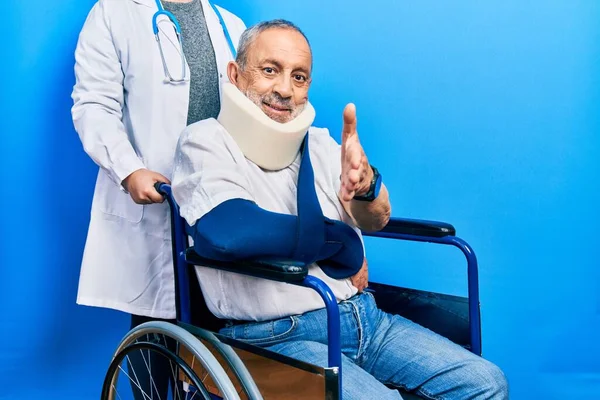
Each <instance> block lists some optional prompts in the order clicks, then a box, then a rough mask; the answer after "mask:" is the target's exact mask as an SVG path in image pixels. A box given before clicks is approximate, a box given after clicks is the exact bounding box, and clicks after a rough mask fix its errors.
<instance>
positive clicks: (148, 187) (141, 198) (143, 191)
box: [123, 169, 171, 204]
mask: <svg viewBox="0 0 600 400" xmlns="http://www.w3.org/2000/svg"><path fill="white" fill-rule="evenodd" d="M156 182H163V183H168V184H170V183H171V181H169V180H168V179H167V178H165V177H164V176H163V175H161V174H159V173H158V172H154V171H150V170H147V169H138V170H137V171H135V172H133V173H132V174H131V175H129V176H128V177H127V178H125V179H124V180H123V187H124V188H125V190H127V191H128V192H129V195H130V196H131V198H132V199H133V201H135V202H136V203H137V204H152V203H162V202H163V201H164V200H165V199H164V198H163V196H162V195H161V194H160V193H158V192H157V191H156V189H154V184H155V183H156Z"/></svg>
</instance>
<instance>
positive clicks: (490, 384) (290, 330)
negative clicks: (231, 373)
mask: <svg viewBox="0 0 600 400" xmlns="http://www.w3.org/2000/svg"><path fill="white" fill-rule="evenodd" d="M339 309H340V323H341V339H342V340H341V342H342V353H343V355H342V370H343V379H342V395H343V398H344V400H350V399H381V400H383V399H401V396H400V394H399V393H398V392H397V391H396V390H395V389H391V388H390V387H395V388H402V389H404V390H407V391H414V392H416V393H417V394H419V395H420V396H422V397H425V398H428V399H435V400H446V399H448V400H449V399H452V400H455V399H473V400H475V399H476V400H483V399H494V400H500V399H508V384H507V382H506V379H505V377H504V374H503V373H502V371H501V370H500V369H499V368H498V367H497V366H495V365H494V364H492V363H490V362H489V361H487V360H485V359H483V358H481V357H479V356H477V355H475V354H473V353H471V352H469V351H468V350H465V349H464V348H462V347H461V346H458V345H456V344H454V343H453V342H451V341H449V340H448V339H446V338H444V337H442V336H440V335H438V334H436V333H434V332H432V331H430V330H428V329H426V328H424V327H422V326H420V325H417V324H415V323H413V322H411V321H410V320H407V319H405V318H403V317H401V316H398V315H391V314H387V313H384V312H383V311H381V310H379V309H378V308H377V305H376V304H375V299H374V298H373V295H372V294H371V293H368V292H364V293H362V294H358V295H356V296H354V297H352V298H350V299H348V300H346V301H343V302H341V303H340V304H339ZM326 326H327V314H326V311H325V309H320V310H316V311H311V312H308V313H305V314H302V315H298V316H291V317H287V318H282V319H278V320H275V321H268V322H258V323H248V324H242V325H233V326H227V327H225V328H223V329H221V331H220V333H221V334H223V335H225V336H229V337H232V338H234V339H238V340H242V341H245V342H247V343H251V344H254V345H257V346H260V347H264V348H267V349H269V350H272V351H274V352H277V353H281V354H284V355H286V356H290V357H292V358H295V359H299V360H302V361H305V362H308V363H311V364H315V365H319V366H322V367H326V366H327V329H325V327H326Z"/></svg>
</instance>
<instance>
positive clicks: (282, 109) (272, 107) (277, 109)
mask: <svg viewBox="0 0 600 400" xmlns="http://www.w3.org/2000/svg"><path fill="white" fill-rule="evenodd" d="M263 104H264V105H265V106H266V107H267V109H269V110H271V111H274V112H276V113H279V114H283V113H290V112H292V110H291V109H290V108H285V107H279V106H276V105H272V104H269V103H267V102H264V101H263Z"/></svg>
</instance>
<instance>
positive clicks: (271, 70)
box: [263, 67, 275, 74]
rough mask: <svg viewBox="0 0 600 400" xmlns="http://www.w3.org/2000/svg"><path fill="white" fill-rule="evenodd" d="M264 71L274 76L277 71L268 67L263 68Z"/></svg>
mask: <svg viewBox="0 0 600 400" xmlns="http://www.w3.org/2000/svg"><path fill="white" fill-rule="evenodd" d="M263 71H265V72H266V73H267V74H274V73H275V70H274V69H273V68H271V67H267V68H263Z"/></svg>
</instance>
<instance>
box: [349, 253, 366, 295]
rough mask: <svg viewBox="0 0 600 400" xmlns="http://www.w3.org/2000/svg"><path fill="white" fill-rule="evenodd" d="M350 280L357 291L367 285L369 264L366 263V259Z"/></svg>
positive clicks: (360, 290)
mask: <svg viewBox="0 0 600 400" xmlns="http://www.w3.org/2000/svg"><path fill="white" fill-rule="evenodd" d="M350 282H352V285H354V287H356V288H357V289H358V292H359V293H360V292H362V291H363V290H365V289H366V287H367V286H369V265H368V263H367V259H366V258H365V260H364V261H363V265H362V267H361V268H360V270H359V271H358V272H357V273H356V275H354V276H353V277H351V278H350Z"/></svg>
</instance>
